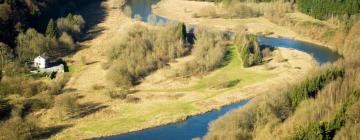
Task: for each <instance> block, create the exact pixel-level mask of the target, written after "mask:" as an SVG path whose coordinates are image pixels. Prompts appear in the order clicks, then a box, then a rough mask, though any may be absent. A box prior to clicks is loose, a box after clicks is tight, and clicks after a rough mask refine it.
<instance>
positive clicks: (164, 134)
mask: <svg viewBox="0 0 360 140" xmlns="http://www.w3.org/2000/svg"><path fill="white" fill-rule="evenodd" d="M248 102H249V100H246V101H242V102H238V103H234V104H231V105H228V106H225V107H223V108H221V109H220V110H214V111H211V112H208V113H204V114H201V115H197V116H193V117H189V118H188V119H187V120H186V121H181V122H177V123H173V124H168V125H163V126H160V127H155V128H149V129H145V130H141V131H136V132H130V133H126V134H122V135H115V136H111V137H105V138H101V139H104V140H191V139H192V138H196V137H203V136H205V134H206V133H207V131H208V127H209V123H210V122H211V121H213V120H216V119H217V118H219V117H220V116H222V115H224V114H225V113H226V112H229V111H231V110H233V109H237V108H240V107H242V106H244V105H245V104H247V103H248Z"/></svg>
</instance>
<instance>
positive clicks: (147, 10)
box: [127, 0, 168, 25]
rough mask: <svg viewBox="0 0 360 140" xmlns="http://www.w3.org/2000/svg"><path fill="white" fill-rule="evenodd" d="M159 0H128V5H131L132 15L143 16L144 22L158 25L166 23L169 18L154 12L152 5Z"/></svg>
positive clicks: (134, 16) (135, 16) (133, 16)
mask: <svg viewBox="0 0 360 140" xmlns="http://www.w3.org/2000/svg"><path fill="white" fill-rule="evenodd" d="M158 2H159V0H128V1H127V5H128V6H130V7H131V17H132V18H141V20H142V21H144V22H150V23H152V24H156V25H164V24H165V23H166V22H167V21H168V20H167V19H165V18H163V17H160V16H157V15H154V14H152V12H151V10H152V5H155V4H156V3H158Z"/></svg>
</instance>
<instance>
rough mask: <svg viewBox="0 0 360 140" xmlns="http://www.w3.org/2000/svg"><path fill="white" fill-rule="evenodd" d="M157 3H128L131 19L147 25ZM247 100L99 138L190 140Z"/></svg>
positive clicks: (320, 51)
mask: <svg viewBox="0 0 360 140" xmlns="http://www.w3.org/2000/svg"><path fill="white" fill-rule="evenodd" d="M157 2H159V0H129V1H128V3H127V5H129V6H130V7H131V8H132V17H135V16H136V15H140V16H141V17H142V18H141V20H142V21H144V22H148V21H149V20H148V19H149V18H148V17H149V16H150V15H152V12H151V6H152V5H153V4H156V3H157ZM152 16H153V17H156V23H157V24H163V23H165V22H167V21H168V20H167V19H166V18H163V17H160V16H154V15H152ZM258 40H259V42H260V44H264V45H271V46H275V47H285V48H293V49H296V50H299V51H303V52H306V53H308V54H311V55H312V56H313V57H314V58H315V60H317V62H318V63H319V64H325V63H331V62H334V61H335V60H336V59H337V58H339V55H338V54H337V53H335V52H333V51H331V50H330V49H328V48H325V47H321V46H318V45H315V44H311V43H306V42H302V41H296V40H292V39H286V38H266V37H262V36H259V37H258ZM248 102H249V100H246V101H242V102H238V103H234V104H231V105H228V106H225V107H223V108H221V109H220V110H214V111H210V112H208V113H204V114H200V115H197V116H192V117H189V118H188V119H186V120H185V121H181V122H177V123H173V124H167V125H163V126H159V127H155V128H149V129H145V130H141V131H136V132H130V133H126V134H120V135H115V136H110V137H104V138H100V139H106V140H160V139H166V140H190V139H192V138H196V137H203V136H204V135H205V134H206V132H207V131H208V126H209V123H210V122H211V121H213V120H216V119H217V118H219V117H220V116H222V115H224V114H225V113H226V112H229V111H230V110H232V109H237V108H240V107H242V106H244V105H245V104H247V103H248Z"/></svg>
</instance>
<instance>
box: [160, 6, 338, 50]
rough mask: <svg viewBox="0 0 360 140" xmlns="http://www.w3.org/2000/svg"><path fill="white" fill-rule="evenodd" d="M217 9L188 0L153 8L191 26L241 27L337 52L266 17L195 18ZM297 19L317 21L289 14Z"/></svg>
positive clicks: (252, 31)
mask: <svg viewBox="0 0 360 140" xmlns="http://www.w3.org/2000/svg"><path fill="white" fill-rule="evenodd" d="M206 7H217V5H215V3H213V2H203V1H188V0H162V1H160V2H159V3H158V4H157V5H155V6H153V13H154V14H156V15H159V16H162V17H165V18H168V19H171V20H175V21H180V22H184V23H186V24H191V25H200V26H210V27H213V28H217V29H218V30H222V31H236V29H237V28H238V27H239V26H243V27H245V28H247V29H248V32H250V33H253V34H267V33H272V35H270V36H269V37H277V38H289V39H294V40H299V41H304V42H311V43H313V44H316V45H320V46H324V47H327V48H330V49H332V50H335V49H336V48H335V47H334V46H330V45H328V44H324V43H322V42H320V41H317V40H314V39H311V38H309V37H305V36H301V35H299V34H297V33H296V32H294V31H293V30H291V29H289V28H286V27H283V26H279V25H277V24H274V23H272V22H271V21H269V20H268V19H266V18H265V17H255V18H244V19H223V18H195V17H194V16H193V15H194V14H195V13H199V11H200V10H201V9H202V8H206ZM288 15H291V16H296V17H306V20H315V19H313V18H311V17H309V16H306V15H304V14H302V13H298V12H296V13H291V14H288Z"/></svg>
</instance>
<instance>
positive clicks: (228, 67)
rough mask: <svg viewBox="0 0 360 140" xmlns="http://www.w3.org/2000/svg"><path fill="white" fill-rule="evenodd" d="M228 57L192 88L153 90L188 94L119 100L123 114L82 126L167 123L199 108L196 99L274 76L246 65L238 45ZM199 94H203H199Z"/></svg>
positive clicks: (100, 129)
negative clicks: (132, 102) (245, 66)
mask: <svg viewBox="0 0 360 140" xmlns="http://www.w3.org/2000/svg"><path fill="white" fill-rule="evenodd" d="M225 60H226V61H225V64H224V66H223V67H221V68H219V69H218V70H215V71H214V72H212V73H209V74H208V75H206V76H205V77H203V78H202V79H201V80H199V81H198V82H197V83H195V84H194V85H193V86H191V87H189V88H182V89H181V88H179V89H174V90H166V89H164V90H156V91H151V92H152V93H154V92H155V93H154V94H157V93H156V92H159V94H160V93H161V94H164V92H165V94H168V95H173V94H175V93H183V94H185V95H184V96H186V97H187V98H181V99H178V100H170V99H168V100H164V101H157V102H147V101H144V102H141V103H139V104H131V103H125V104H116V105H114V106H113V109H114V110H115V111H117V112H120V113H121V114H122V115H119V116H117V117H110V119H98V120H96V121H88V122H87V123H86V124H84V125H82V126H81V127H80V130H81V131H86V132H92V133H96V134H108V133H119V132H127V131H129V130H132V129H135V128H141V127H144V126H149V125H154V124H163V123H164V122H171V120H181V119H183V118H185V117H186V116H187V115H189V114H193V113H196V112H199V108H198V107H197V105H196V103H199V102H204V101H205V100H207V99H210V98H213V97H216V96H219V95H223V94H226V93H230V92H228V91H231V90H235V89H239V88H241V87H244V86H245V85H249V84H252V83H256V82H259V81H262V80H265V79H267V78H270V77H271V76H272V74H269V73H260V72H255V71H254V70H251V69H246V68H243V66H242V62H241V59H240V56H239V52H238V51H237V47H235V46H229V47H228V53H227V55H226V58H225ZM233 81H236V82H233ZM222 83H225V84H226V83H230V86H229V87H223V88H220V89H214V88H212V87H214V86H217V85H219V84H220V85H221V84H222ZM198 94H202V95H201V96H197V95H198ZM154 120H157V121H156V123H151V124H149V122H150V121H154Z"/></svg>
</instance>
